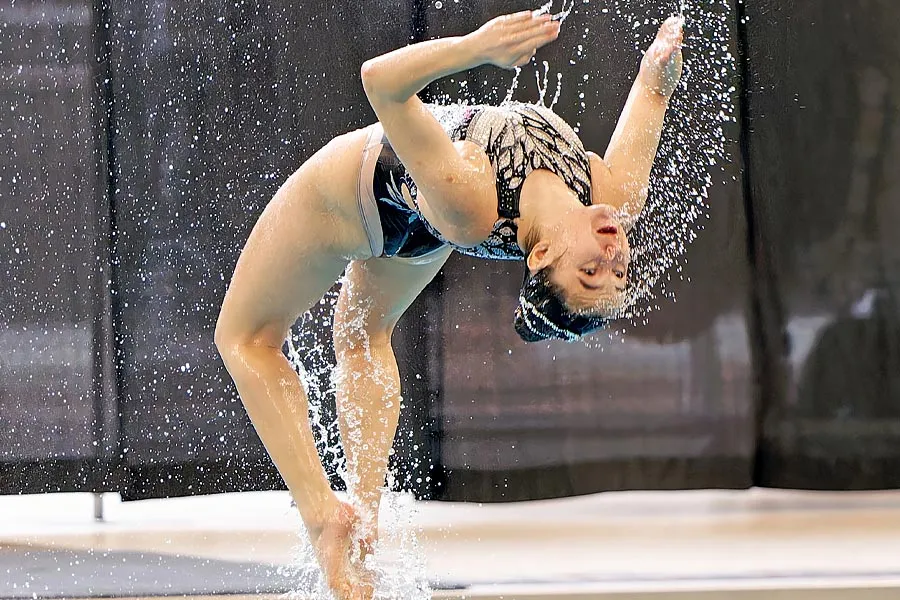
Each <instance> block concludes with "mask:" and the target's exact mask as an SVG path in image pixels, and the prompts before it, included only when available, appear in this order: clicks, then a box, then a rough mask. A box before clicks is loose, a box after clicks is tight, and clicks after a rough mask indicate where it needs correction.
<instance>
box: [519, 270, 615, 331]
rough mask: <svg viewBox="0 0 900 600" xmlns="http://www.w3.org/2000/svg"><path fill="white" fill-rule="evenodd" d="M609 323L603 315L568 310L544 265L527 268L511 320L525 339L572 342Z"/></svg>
mask: <svg viewBox="0 0 900 600" xmlns="http://www.w3.org/2000/svg"><path fill="white" fill-rule="evenodd" d="M608 324H609V321H608V319H606V318H604V317H594V316H588V315H579V314H576V313H572V312H570V311H569V310H568V309H567V308H566V306H565V303H564V302H563V300H562V298H560V295H559V292H558V291H557V289H556V288H555V286H554V285H553V284H552V283H551V282H550V278H549V275H548V274H547V272H546V269H542V270H541V271H538V272H537V273H533V274H532V273H530V272H529V271H528V270H527V269H526V271H525V281H524V282H523V283H522V289H521V290H520V291H519V305H518V306H517V307H516V315H515V319H514V321H513V325H514V326H515V329H516V333H517V334H518V335H519V337H520V338H522V339H523V340H524V341H526V342H540V341H542V340H547V339H560V340H565V341H567V342H574V341H576V340H578V339H579V338H581V337H582V336H584V335H586V334H588V333H591V332H592V331H596V330H597V329H601V328H603V327H606V326H607V325H608Z"/></svg>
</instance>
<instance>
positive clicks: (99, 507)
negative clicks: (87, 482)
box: [94, 492, 103, 521]
mask: <svg viewBox="0 0 900 600" xmlns="http://www.w3.org/2000/svg"><path fill="white" fill-rule="evenodd" d="M94 520H95V521H102V520H103V494H102V493H97V492H94Z"/></svg>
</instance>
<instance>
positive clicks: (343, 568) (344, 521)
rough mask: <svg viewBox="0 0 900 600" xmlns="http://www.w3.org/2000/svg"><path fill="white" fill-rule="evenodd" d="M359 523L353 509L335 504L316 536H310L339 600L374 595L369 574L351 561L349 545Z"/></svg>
mask: <svg viewBox="0 0 900 600" xmlns="http://www.w3.org/2000/svg"><path fill="white" fill-rule="evenodd" d="M360 523H361V519H360V516H359V513H358V512H357V510H356V508H354V507H353V506H352V505H350V504H348V503H346V502H343V501H338V502H337V504H336V505H335V507H334V509H332V511H331V514H329V515H328V516H327V517H326V522H325V524H324V525H323V526H322V529H321V532H320V533H319V534H318V536H315V534H313V535H312V538H313V539H312V543H313V546H314V547H315V549H316V553H317V555H318V558H319V564H320V565H321V566H322V571H323V572H324V573H325V580H326V581H327V582H328V587H329V588H331V591H332V592H333V593H334V596H335V598H337V599H338V600H371V598H372V595H373V593H374V582H373V579H372V577H371V574H369V573H366V572H364V571H365V570H364V569H363V567H362V565H360V564H358V563H354V562H353V561H351V560H350V558H351V542H352V540H353V535H354V533H355V532H356V531H357V529H358V528H359V527H360Z"/></svg>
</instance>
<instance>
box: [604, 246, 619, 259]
mask: <svg viewBox="0 0 900 600" xmlns="http://www.w3.org/2000/svg"><path fill="white" fill-rule="evenodd" d="M603 252H604V253H605V254H606V259H607V260H612V259H614V258H615V257H616V254H617V253H618V252H619V248H618V247H617V246H615V245H613V244H606V246H604V248H603Z"/></svg>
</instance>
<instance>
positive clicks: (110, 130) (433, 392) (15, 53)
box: [0, 0, 900, 597]
mask: <svg viewBox="0 0 900 600" xmlns="http://www.w3.org/2000/svg"><path fill="white" fill-rule="evenodd" d="M557 4H559V3H557ZM525 8H536V6H533V5H531V4H528V3H523V2H520V1H487V0H485V1H478V0H444V1H443V2H438V1H430V0H391V1H387V0H372V1H364V2H357V3H353V6H352V8H350V7H349V5H348V6H347V7H340V6H336V5H335V4H334V3H332V2H326V1H320V0H303V1H302V2H288V1H282V0H227V1H225V0H204V2H202V3H201V2H193V1H190V0H67V1H62V0H59V1H51V0H6V1H5V2H4V3H3V4H2V5H0V494H6V495H22V494H47V493H51V492H92V493H112V494H114V495H115V496H117V497H118V498H121V499H122V500H124V501H125V503H126V504H128V503H129V502H130V501H134V500H146V499H154V498H157V499H158V498H173V497H179V496H194V495H206V494H219V493H224V492H250V491H254V492H259V491H266V490H280V489H282V484H281V481H280V478H279V477H278V475H277V473H276V472H275V470H274V468H273V466H272V465H271V463H270V461H269V460H268V457H267V455H266V453H265V450H264V448H263V447H262V444H261V443H260V441H259V439H258V438H257V436H256V434H255V432H254V430H253V428H252V426H251V424H250V422H249V420H248V418H247V417H246V414H245V412H244V410H243V408H242V405H241V403H240V400H239V398H238V396H237V394H236V391H235V389H234V387H233V385H232V383H231V381H230V378H229V377H228V375H227V373H226V372H225V369H224V367H223V365H222V363H221V361H220V359H219V357H218V354H217V352H216V350H215V348H214V344H213V331H214V327H215V321H216V317H217V314H218V309H219V306H220V303H221V300H222V298H223V296H224V292H225V289H226V286H227V284H228V281H229V279H230V277H231V273H232V270H233V268H234V264H235V262H236V260H237V257H238V255H239V253H240V249H241V248H242V246H243V243H244V241H245V240H246V238H247V236H248V234H249V232H250V230H251V228H252V227H253V225H254V223H255V221H256V218H257V217H258V216H259V214H260V213H261V211H262V209H263V208H264V206H265V205H266V203H267V202H268V200H269V199H270V198H271V197H272V195H273V194H274V192H275V190H276V189H277V188H278V187H279V186H280V184H281V183H282V182H283V181H284V179H285V178H286V177H287V176H288V175H289V174H290V173H292V172H293V171H294V170H295V169H296V168H297V167H298V166H299V165H300V164H301V163H302V162H303V161H304V160H305V159H306V158H308V157H309V156H310V155H311V154H312V153H313V152H315V151H316V150H317V149H318V148H319V147H321V145H323V144H324V143H325V142H326V141H328V140H329V139H331V138H332V137H334V136H335V135H338V134H340V133H342V132H345V131H347V130H349V129H353V128H357V127H362V126H364V125H366V124H369V123H371V122H373V121H374V120H375V118H374V114H373V112H372V110H371V108H370V107H369V105H368V104H367V102H366V100H365V96H364V94H363V90H362V86H361V83H360V81H359V67H360V65H361V64H362V62H363V61H364V60H366V59H368V58H371V57H373V56H376V55H378V54H381V53H384V52H387V51H389V50H392V49H394V48H397V47H400V46H403V45H405V44H407V43H411V42H414V41H421V40H425V39H430V38H433V37H439V36H447V35H460V34H464V33H467V32H469V31H471V30H474V29H475V28H477V27H478V26H480V25H481V24H482V23H484V22H485V21H487V20H488V19H490V18H492V17H494V16H497V15H499V14H503V13H506V12H512V11H515V10H522V9H525ZM682 8H683V9H684V11H685V14H686V16H687V17H688V23H687V34H688V44H687V48H686V50H685V56H686V61H687V63H688V64H689V65H690V64H692V63H691V61H692V56H691V52H692V51H696V50H697V49H699V48H701V46H702V47H703V48H712V49H713V50H714V51H715V52H716V55H717V56H723V57H730V60H729V61H726V62H725V63H722V65H717V66H724V67H727V68H723V69H722V71H721V72H716V73H713V72H701V71H700V70H699V67H698V68H697V71H695V72H694V73H693V79H691V85H690V86H685V89H684V90H683V91H682V92H680V93H683V97H684V98H685V103H684V104H683V105H680V106H681V108H682V109H683V111H682V110H679V111H678V112H676V113H673V114H674V116H672V115H670V117H669V121H668V122H667V134H666V135H667V136H669V137H668V138H667V139H668V143H669V144H670V146H665V147H664V149H666V148H669V149H671V148H674V147H677V146H678V144H679V140H681V138H680V137H679V132H680V131H685V130H689V129H690V128H691V127H692V126H693V125H692V123H691V122H690V120H687V121H685V120H684V119H683V117H684V115H689V114H692V112H691V111H693V112H694V113H696V114H713V115H715V114H716V113H717V112H718V111H719V107H718V106H717V105H711V106H708V105H705V104H704V102H705V100H708V101H709V102H710V103H714V102H715V99H710V98H707V97H706V96H704V94H703V91H704V88H703V87H702V84H703V82H704V81H712V79H716V80H718V79H719V77H722V78H724V79H723V81H725V82H727V85H726V86H725V87H724V88H723V89H730V90H731V92H730V95H729V96H728V100H729V102H730V103H731V107H730V109H728V110H730V111H731V112H728V111H727V110H726V112H728V116H729V117H733V118H731V119H730V120H727V121H726V122H725V124H724V126H723V127H724V130H723V136H724V140H725V141H724V147H723V149H724V152H725V153H726V154H725V155H723V158H724V159H723V160H719V161H717V164H716V166H715V167H710V169H708V173H709V174H710V177H709V181H708V183H707V184H706V187H705V188H704V189H708V197H705V198H704V199H703V201H702V207H703V215H702V218H701V219H700V222H702V227H701V226H700V225H697V226H696V227H693V229H692V231H694V232H695V233H696V239H695V240H693V241H692V242H690V244H689V245H687V250H686V252H685V253H684V254H683V255H682V256H680V258H679V263H678V268H677V277H676V276H675V273H674V272H673V273H670V274H669V275H671V277H666V284H665V286H664V287H665V289H664V290H661V291H660V292H659V294H658V295H657V296H656V297H655V298H654V299H651V300H648V301H647V303H648V306H650V305H652V309H653V310H648V312H647V315H646V318H640V319H634V320H631V321H625V322H622V323H618V324H617V326H616V331H617V333H616V334H614V335H607V334H601V335H597V336H594V338H592V340H590V342H589V343H578V344H565V343H548V344H537V345H528V346H526V345H525V344H524V343H522V342H521V341H520V340H519V339H518V338H517V337H516V335H515V334H514V332H513V329H512V327H511V322H512V312H513V309H514V307H515V299H516V293H517V291H518V286H519V283H520V281H521V265H519V264H505V263H486V262H477V261H475V260H472V259H468V258H465V257H460V256H454V257H452V258H451V260H450V261H449V262H448V263H447V265H446V267H445V268H444V269H443V270H442V272H441V273H440V274H439V275H438V277H437V278H436V279H435V281H434V282H432V284H431V285H430V286H429V287H428V288H427V289H426V290H425V292H424V293H423V294H422V296H421V297H420V298H419V299H418V300H417V302H416V303H415V304H414V305H413V307H412V308H410V310H409V311H408V312H407V314H406V316H405V317H404V318H403V320H402V321H401V323H400V325H399V327H398V330H397V332H396V333H395V336H394V347H395V350H396V353H397V356H398V361H399V363H400V371H401V375H402V378H403V386H404V390H403V395H404V399H405V401H404V413H403V417H402V419H403V420H402V422H401V426H400V429H399V431H398V435H397V439H396V444H395V448H396V453H395V455H394V460H393V463H392V465H393V470H394V478H393V482H392V484H393V487H394V488H395V489H398V490H399V489H402V490H408V491H410V492H411V493H412V494H414V496H415V497H416V498H418V499H420V500H425V501H434V502H438V503H441V502H446V503H457V502H465V503H508V502H519V501H541V500H552V499H564V498H572V497H574V496H583V495H589V494H596V493H599V492H609V491H661V490H702V489H718V490H722V489H730V490H747V489H750V488H780V489H788V490H820V491H844V492H846V491H854V490H855V491H860V490H893V489H897V488H900V244H898V243H897V241H896V240H897V238H896V237H895V236H896V232H897V230H898V227H900V169H898V168H897V166H898V165H900V37H898V36H897V34H896V26H897V24H898V23H900V5H898V4H897V3H896V2H894V1H893V0H854V1H853V2H841V3H824V2H818V1H816V0H794V1H792V2H783V1H776V0H742V1H740V2H731V3H729V2H728V1H722V2H712V1H710V2H701V1H700V0H692V1H691V2H686V3H682V2H674V1H664V0H653V1H647V2H638V1H637V0H633V1H631V2H627V1H624V0H622V1H615V0H607V1H604V0H590V2H588V1H586V0H576V3H575V4H574V9H573V12H572V14H571V15H570V16H569V17H568V19H567V21H566V23H565V26H564V27H563V32H562V35H561V36H560V38H559V41H558V42H556V43H555V44H554V45H551V46H548V47H547V48H545V49H543V50H541V52H540V53H539V54H538V60H539V61H547V62H548V63H549V65H550V69H551V73H556V72H558V73H560V74H561V75H562V84H561V87H560V90H561V92H560V97H559V100H558V103H557V104H556V105H555V106H554V110H555V111H556V112H557V113H558V114H560V115H561V116H562V117H563V118H565V119H566V120H567V121H569V122H570V123H573V124H575V123H577V124H578V128H579V134H580V136H581V138H582V140H583V141H584V143H585V146H586V147H588V148H589V149H593V150H595V151H597V152H600V153H602V151H603V149H604V148H605V147H606V143H607V141H608V139H609V136H610V134H611V133H612V130H613V127H614V126H615V120H616V118H617V116H618V114H619V111H620V110H621V107H622V105H623V104H624V100H625V97H626V96H627V93H628V88H629V86H630V82H631V80H632V79H633V77H634V76H635V73H636V70H637V65H638V63H639V60H640V56H641V55H640V50H639V49H640V48H645V47H646V45H647V44H648V43H649V41H650V40H651V39H652V36H653V34H654V32H655V30H656V28H657V27H658V25H659V23H660V22H661V21H662V20H663V19H664V18H665V17H667V16H668V15H670V14H672V13H674V12H677V11H679V10H681V9H682ZM554 9H556V10H558V9H559V7H558V6H556V7H554ZM710 23H712V24H715V25H716V26H717V27H718V29H716V30H715V36H717V37H715V39H713V40H712V41H713V42H715V43H708V44H707V45H705V46H703V45H701V44H698V45H694V46H692V44H691V39H693V40H695V41H696V40H702V39H705V40H707V42H709V41H710V40H711V39H712V38H710V37H709V36H710V35H712V34H711V33H710V29H709V28H708V26H709V24H710ZM704 36H706V37H704ZM700 58H701V57H699V56H696V57H695V62H694V63H693V64H695V65H700V66H707V67H708V66H709V65H712V64H713V63H710V62H708V61H707V62H703V61H702V60H700ZM533 70H534V69H533V68H527V69H524V70H523V72H522V75H521V78H522V79H521V82H520V84H519V86H518V87H517V88H516V92H515V97H516V98H517V99H520V100H525V101H534V100H537V98H538V95H539V90H538V86H537V85H536V84H535V81H534V74H533V73H532V72H531V71H533ZM550 79H551V95H552V93H553V92H552V90H554V89H555V84H554V82H553V76H552V75H551V78H550ZM511 80H512V74H511V73H509V72H502V71H499V70H496V69H486V68H482V69H476V70H474V71H471V72H469V73H465V74H460V75H458V76H455V77H453V78H450V79H446V80H442V81H439V82H437V83H435V84H434V85H433V86H431V87H429V88H428V89H426V90H425V91H424V92H423V96H424V97H426V98H427V99H431V100H435V101H438V100H439V101H447V100H448V99H449V100H450V101H457V100H468V101H473V102H496V101H498V100H500V99H502V98H503V97H504V96H505V93H506V90H507V89H508V88H509V87H510V84H511ZM576 82H577V85H576ZM720 83H721V82H720ZM579 94H583V96H580V95H579ZM548 96H549V95H548ZM679 119H680V120H679ZM686 151H687V152H690V151H691V148H686ZM693 151H694V152H695V153H697V154H696V156H697V159H698V160H700V159H701V158H703V154H702V152H703V149H702V148H693ZM705 173H706V172H705V171H704V172H703V173H701V175H703V174H705ZM662 175H663V174H662V173H659V172H658V170H657V172H656V174H655V177H656V178H657V181H660V179H659V178H660V177H662ZM689 175H690V173H689ZM690 189H694V188H690ZM662 199H666V200H671V197H670V196H665V198H663V196H660V197H659V198H658V200H662ZM685 201H686V202H693V200H692V199H687V200H685ZM652 202H653V198H651V203H652ZM682 233H684V232H682ZM686 241H689V240H686ZM660 285H662V284H660ZM329 299H333V294H331V295H329V296H328V297H326V300H325V301H324V302H323V303H322V304H321V305H320V306H318V307H316V309H314V311H313V314H311V315H308V316H307V318H305V319H304V321H303V323H301V324H298V326H297V328H296V331H295V333H294V336H293V339H292V340H291V343H292V344H293V348H294V349H295V355H296V356H297V357H298V359H299V361H300V362H302V363H303V364H304V365H305V370H306V373H307V375H308V376H309V378H310V379H309V384H310V389H311V402H314V403H315V404H316V414H317V415H318V416H319V417H321V419H322V421H323V426H322V427H321V428H320V430H319V434H320V442H321V444H320V447H321V448H322V449H323V451H324V448H325V447H326V446H328V445H331V444H333V443H334V442H335V440H336V435H337V434H336V427H335V426H334V423H333V422H334V400H333V395H332V394H331V392H330V389H329V368H328V367H329V365H330V364H331V363H332V362H333V353H332V350H331V348H330V340H329V338H330V330H329V320H330V310H331V304H330V302H329ZM324 458H325V460H326V461H327V462H328V463H329V465H330V466H329V469H330V470H331V471H330V472H331V473H332V478H333V483H334V485H335V487H336V488H339V489H340V488H341V486H342V482H341V480H340V476H339V475H338V473H337V470H336V467H335V466H334V465H335V462H336V460H337V461H339V456H338V458H337V459H335V457H334V456H333V455H332V454H326V455H325V456H324ZM279 497H281V496H279ZM879 497H880V496H879ZM285 502H286V500H285ZM0 506H2V500H0ZM16 506H21V505H16ZM0 510H2V509H0ZM17 510H18V509H17ZM897 555H900V552H898V553H897ZM29 597H30V596H29Z"/></svg>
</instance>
